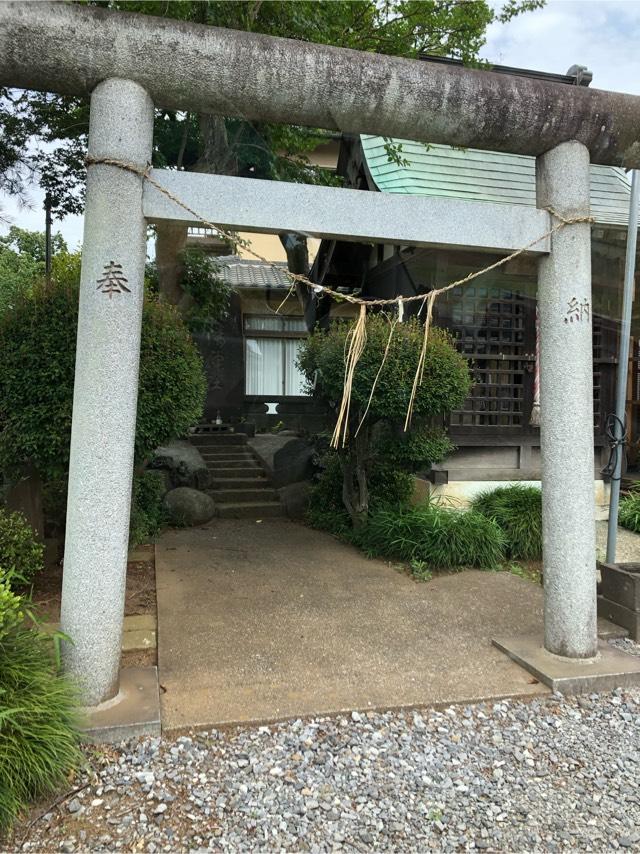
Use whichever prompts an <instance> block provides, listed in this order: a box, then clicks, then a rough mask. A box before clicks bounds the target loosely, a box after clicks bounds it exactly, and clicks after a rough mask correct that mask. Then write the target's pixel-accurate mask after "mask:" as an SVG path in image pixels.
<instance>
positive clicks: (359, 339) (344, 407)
mask: <svg viewBox="0 0 640 854" xmlns="http://www.w3.org/2000/svg"><path fill="white" fill-rule="evenodd" d="M347 342H348V346H347V347H345V350H346V355H345V359H344V368H345V370H344V388H343V390H342V402H341V403H340V410H339V412H338V420H337V421H336V427H335V430H334V431H333V436H332V438H331V447H332V448H337V447H339V445H340V437H341V435H342V447H344V446H345V445H346V443H347V436H348V434H349V409H350V407H351V388H352V386H353V375H354V373H355V370H356V365H357V364H358V360H359V359H360V356H361V355H362V351H363V350H364V345H365V344H366V343H367V306H366V305H365V304H364V303H361V305H360V314H359V315H358V319H357V321H356V323H355V325H354V326H353V327H352V328H351V329H350V330H349V334H348V336H347Z"/></svg>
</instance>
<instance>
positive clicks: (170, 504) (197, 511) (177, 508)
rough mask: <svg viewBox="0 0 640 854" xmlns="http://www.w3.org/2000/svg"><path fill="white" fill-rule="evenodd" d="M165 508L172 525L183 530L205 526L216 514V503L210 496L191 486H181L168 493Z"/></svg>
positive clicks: (165, 498)
mask: <svg viewBox="0 0 640 854" xmlns="http://www.w3.org/2000/svg"><path fill="white" fill-rule="evenodd" d="M164 507H165V510H166V511H167V515H168V517H169V522H170V524H172V525H177V526H179V527H181V528H190V527H192V526H194V525H203V524H204V523H205V522H208V521H209V520H210V519H212V518H213V517H214V516H215V512H216V505H215V502H214V500H213V498H212V497H211V496H210V495H207V494H206V492H199V491H198V490H197V489H191V487H189V486H179V487H177V489H172V490H171V491H170V492H167V494H166V495H165V497H164Z"/></svg>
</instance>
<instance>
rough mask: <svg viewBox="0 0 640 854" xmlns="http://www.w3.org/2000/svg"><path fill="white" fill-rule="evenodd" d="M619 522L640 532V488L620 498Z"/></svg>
mask: <svg viewBox="0 0 640 854" xmlns="http://www.w3.org/2000/svg"><path fill="white" fill-rule="evenodd" d="M618 523H619V524H620V525H622V527H623V528H628V529H629V530H630V531H635V532H636V534H640V489H634V490H632V491H631V492H629V493H628V494H627V495H625V497H624V498H622V499H621V500H620V507H619V510H618Z"/></svg>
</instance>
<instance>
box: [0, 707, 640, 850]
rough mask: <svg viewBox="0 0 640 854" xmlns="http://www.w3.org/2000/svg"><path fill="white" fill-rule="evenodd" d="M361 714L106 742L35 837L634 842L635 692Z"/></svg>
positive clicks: (469, 845) (211, 842) (44, 844)
mask: <svg viewBox="0 0 640 854" xmlns="http://www.w3.org/2000/svg"><path fill="white" fill-rule="evenodd" d="M357 714H358V716H359V718H360V719H359V720H355V719H353V717H352V715H351V714H349V715H345V716H342V717H338V718H333V719H330V718H316V719H313V720H305V721H294V722H292V723H285V724H281V725H278V726H272V727H269V728H266V727H261V728H253V727H247V728H243V729H237V730H234V731H228V732H225V733H219V732H199V733H196V734H193V736H192V737H191V738H189V737H182V738H180V739H178V740H176V741H165V742H162V743H161V742H159V741H158V739H147V740H142V741H138V742H131V743H127V744H123V745H121V747H120V748H119V751H118V754H119V755H118V756H117V758H116V759H115V760H114V757H113V752H112V750H111V749H110V750H109V751H105V753H104V754H103V756H102V759H100V754H98V759H97V760H96V759H95V758H94V759H93V764H94V771H93V772H92V775H91V776H90V777H87V778H86V779H85V780H80V781H78V784H77V785H82V784H83V782H87V783H89V786H88V789H87V791H86V795H85V796H86V797H87V798H89V799H90V800H89V802H90V803H92V805H93V804H94V803H95V801H96V800H98V798H96V797H95V796H96V793H97V791H98V790H100V791H101V792H102V797H101V798H100V800H102V801H103V803H102V804H100V805H96V806H94V807H93V808H92V809H91V810H89V811H88V812H85V813H83V815H82V828H83V832H86V838H84V839H83V840H79V835H78V832H77V830H76V828H77V826H78V825H77V816H76V815H73V814H69V812H68V811H67V810H56V811H54V812H53V818H52V819H51V820H49V821H45V820H44V819H43V820H41V821H38V822H36V823H35V824H34V825H33V826H32V827H31V828H30V830H29V833H28V840H27V841H28V845H29V848H28V850H32V851H35V850H47V851H53V850H75V849H77V850H82V851H105V852H106V851H113V850H143V851H167V852H170V851H176V850H179V851H189V852H196V851H205V850H211V849H213V850H216V851H223V852H236V851H265V850H269V851H278V850H288V851H301V850H304V851H312V852H324V851H335V850H342V851H349V852H353V851H362V852H368V851H394V852H395V851H407V852H408V851H416V850H417V851H423V850H440V851H447V852H449V851H451V852H453V851H461V850H462V851H464V850H474V849H478V850H488V851H543V852H547V851H549V852H556V851H561V850H564V849H567V848H572V849H574V850H580V851H585V852H589V851H592V852H600V851H602V850H604V849H609V848H612V849H624V850H629V851H633V850H638V851H640V832H639V831H638V828H639V827H640V798H639V797H638V783H637V781H638V777H639V776H640V690H633V691H615V692H612V693H609V694H601V695H599V694H591V695H589V696H587V697H580V698H572V699H563V698H562V697H561V696H559V695H549V696H546V697H540V698H537V699H534V700H532V701H529V702H515V701H500V702H499V703H486V704H477V705H469V706H465V707H452V708H449V709H445V710H444V711H429V710H424V711H421V712H411V713H408V714H406V715H405V714H402V713H397V712H387V713H380V714H378V713H366V714H365V713H357ZM94 756H95V754H94ZM274 769H277V770H278V773H276V774H274V773H273V771H274ZM141 775H144V777H143V779H144V781H145V785H147V784H146V780H148V779H149V778H150V777H153V780H154V781H155V782H154V787H153V789H152V790H150V791H149V792H145V791H144V788H145V786H143V785H140V782H138V780H139V779H140V776H141ZM91 799H93V800H91ZM168 803H170V804H171V809H168V807H167V804H168ZM160 817H161V818H160ZM22 836H23V833H22V835H21V831H20V828H18V829H17V830H16V836H15V838H16V840H21V839H22ZM70 846H74V847H73V848H72V847H70ZM7 850H9V851H12V850H16V849H12V848H11V846H10V845H9V846H8V848H7Z"/></svg>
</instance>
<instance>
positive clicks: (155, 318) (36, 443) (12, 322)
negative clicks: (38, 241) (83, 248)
mask: <svg viewBox="0 0 640 854" xmlns="http://www.w3.org/2000/svg"><path fill="white" fill-rule="evenodd" d="M77 323H78V287H77V286H76V285H70V284H61V283H54V284H53V285H51V286H46V285H44V284H40V285H38V286H34V288H33V290H32V292H31V293H29V294H27V295H24V296H22V297H21V299H20V300H18V301H17V302H16V304H15V306H14V307H13V308H11V309H9V310H8V311H6V312H5V313H4V314H3V315H2V316H0V358H1V361H2V371H0V469H2V471H4V472H5V473H6V474H8V475H13V474H19V473H20V470H21V468H22V466H23V465H24V464H25V463H27V462H31V463H32V464H33V465H34V466H35V467H36V468H37V469H38V471H39V472H40V474H41V475H42V477H43V478H44V479H45V480H47V481H51V480H56V479H58V478H60V477H64V476H66V472H67V470H68V465H69V444H70V437H71V410H72V404H73V382H74V373H75V357H76V332H77ZM118 370H119V366H118V365H117V364H114V365H113V371H114V375H115V374H117V372H118ZM205 393H206V379H205V375H204V370H203V366H202V359H201V358H200V354H199V353H198V350H197V348H196V346H195V344H194V343H193V340H192V339H191V335H190V334H189V331H188V329H187V327H186V326H185V324H184V323H183V321H182V319H181V318H180V315H179V314H178V312H177V310H176V309H175V308H174V307H173V306H170V305H166V304H163V303H159V302H157V301H155V300H153V299H147V300H146V301H145V305H144V309H143V322H142V341H141V350H140V388H139V393H138V417H137V423H136V443H135V452H136V460H137V462H138V463H140V462H142V461H143V460H144V459H145V458H146V457H147V456H148V454H149V453H150V452H151V451H152V450H153V449H154V448H156V447H158V445H160V444H162V443H163V442H165V441H167V440H168V439H173V438H175V437H176V436H181V435H184V434H185V433H186V431H187V430H188V428H189V427H190V426H191V425H192V424H193V423H195V422H197V421H198V419H199V418H200V416H201V415H202V410H203V404H204V398H205Z"/></svg>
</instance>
